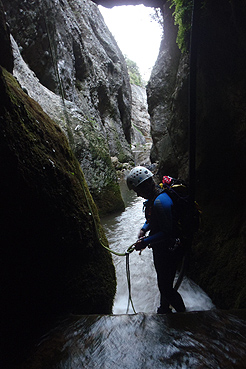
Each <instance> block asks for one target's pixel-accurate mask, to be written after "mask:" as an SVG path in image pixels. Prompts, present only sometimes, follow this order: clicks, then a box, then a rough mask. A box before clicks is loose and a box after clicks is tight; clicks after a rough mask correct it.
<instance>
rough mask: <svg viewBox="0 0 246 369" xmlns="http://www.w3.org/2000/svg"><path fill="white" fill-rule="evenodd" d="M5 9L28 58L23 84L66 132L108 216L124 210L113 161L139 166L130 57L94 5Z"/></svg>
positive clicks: (18, 66) (20, 71)
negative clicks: (132, 137)
mask: <svg viewBox="0 0 246 369" xmlns="http://www.w3.org/2000/svg"><path fill="white" fill-rule="evenodd" d="M3 3H4V7H5V11H6V17H7V20H8V22H9V25H10V31H11V33H12V35H13V37H14V39H15V41H16V42H17V44H18V48H19V50H20V51H21V56H22V58H23V59H24V62H23V60H22V59H21V57H20V55H18V52H17V49H16V46H15V68H14V73H15V75H16V77H17V78H18V80H19V82H20V84H21V85H22V87H23V88H24V89H25V90H26V91H27V92H28V94H29V95H30V96H31V97H33V98H35V99H36V101H38V102H39V104H40V105H41V106H42V107H43V109H44V110H45V112H46V113H47V114H49V115H50V116H51V117H52V119H54V120H55V121H56V122H57V123H58V124H59V125H60V126H61V127H62V129H63V130H64V131H65V132H66V134H67V137H68V139H69V142H70V145H71V146H72V148H73V150H74V152H75V155H76V157H77V158H78V160H79V162H80V164H81V167H82V169H83V171H84V174H85V177H86V180H87V181H88V185H89V188H90V190H91V192H92V194H93V196H94V198H95V200H96V201H97V202H98V205H99V206H100V203H101V202H102V200H103V197H105V198H106V203H108V205H107V206H109V208H108V209H107V210H108V211H112V210H113V209H114V208H115V210H116V209H118V210H119V209H122V207H123V203H122V199H121V198H120V193H119V188H118V187H117V178H116V173H115V171H114V167H113V166H112V164H111V162H110V157H111V156H117V157H118V159H119V161H120V162H128V161H130V160H131V159H132V154H131V150H130V145H129V143H130V126H131V89H130V84H129V77H128V73H127V69H126V65H125V60H124V58H123V55H122V53H121V51H120V50H119V48H118V46H117V44H116V42H115V40H114V38H113V36H112V35H111V33H110V32H109V30H108V28H107V27H106V25H105V23H104V21H103V18H102V16H101V14H100V12H99V10H98V8H97V6H96V5H95V4H94V3H93V2H91V1H82V2H79V1H72V2H67V1H65V2H63V3H60V2H58V1H55V0H54V1H43V2H22V1H21V2H18V0H15V1H14V2H12V3H11V4H10V3H9V2H7V1H6V2H5V1H4V2H3ZM25 63H27V64H28V67H27V66H26V65H25ZM27 68H28V69H29V71H28V72H27ZM27 74H28V78H26V77H27ZM47 98H48V100H47ZM110 193H111V194H112V196H113V198H114V199H115V201H113V202H111V205H110ZM117 198H118V199H117ZM105 206H106V205H105ZM101 210H102V212H103V211H105V209H104V208H103V207H102V208H101Z"/></svg>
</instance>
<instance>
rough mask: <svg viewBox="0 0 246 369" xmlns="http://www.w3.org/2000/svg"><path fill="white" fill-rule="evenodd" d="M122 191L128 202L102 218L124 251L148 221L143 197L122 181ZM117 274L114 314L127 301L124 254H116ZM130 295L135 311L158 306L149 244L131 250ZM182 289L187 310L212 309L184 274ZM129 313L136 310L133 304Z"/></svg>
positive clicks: (112, 244) (115, 243) (116, 248)
mask: <svg viewBox="0 0 246 369" xmlns="http://www.w3.org/2000/svg"><path fill="white" fill-rule="evenodd" d="M121 193H122V197H123V200H124V203H125V205H126V209H125V211H124V212H123V213H121V214H119V215H118V216H116V217H108V218H104V219H103V220H102V224H103V226H104V229H105V232H106V236H107V238H108V241H109V244H110V247H111V248H112V250H114V251H116V252H119V253H124V252H125V250H127V248H128V247H129V246H130V245H131V244H133V243H134V242H135V241H136V240H137V235H138V231H139V230H140V228H141V226H142V224H143V223H144V221H145V217H144V212H143V211H142V209H143V201H144V199H143V198H141V197H137V196H136V194H135V193H134V191H129V190H128V189H127V186H126V185H125V183H124V182H121ZM113 260H114V265H115V269H116V277H117V293H116V297H115V303H114V308H113V313H114V314H123V313H126V308H127V304H128V295H129V293H128V285H127V279H126V265H125V263H126V261H125V258H124V257H119V256H116V255H114V254H113ZM130 277H131V278H130V280H131V295H132V300H133V304H134V307H135V310H136V312H144V313H155V312H156V310H157V307H158V306H159V298H160V297H159V290H158V287H157V281H156V272H155V268H154V264H153V258H152V250H151V249H149V248H146V249H145V250H144V251H143V252H142V254H141V255H139V253H138V252H135V251H134V252H133V253H131V254H130ZM179 292H180V294H181V295H182V297H183V300H184V303H185V306H186V309H187V311H199V310H211V309H213V308H214V305H213V303H212V301H211V299H210V298H209V297H208V296H207V295H206V294H205V292H204V291H203V290H202V289H201V288H199V286H197V285H196V284H195V283H194V282H193V281H191V280H189V279H188V278H186V277H185V278H184V280H183V282H182V284H181V286H180V288H179ZM129 312H130V313H133V312H134V311H133V309H132V306H131V305H130V309H129Z"/></svg>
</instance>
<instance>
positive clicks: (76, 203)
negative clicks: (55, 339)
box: [0, 69, 116, 357]
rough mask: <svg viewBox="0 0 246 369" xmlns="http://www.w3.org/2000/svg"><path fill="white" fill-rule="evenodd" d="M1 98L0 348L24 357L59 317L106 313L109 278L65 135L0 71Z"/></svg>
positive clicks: (112, 284) (91, 206)
mask: <svg viewBox="0 0 246 369" xmlns="http://www.w3.org/2000/svg"><path fill="white" fill-rule="evenodd" d="M0 98H1V107H0V169H1V182H0V197H1V198H0V203H1V219H2V224H1V245H2V246H1V247H2V257H1V277H2V278H1V327H2V334H4V336H5V344H4V347H3V350H4V351H6V352H7V351H8V350H9V349H10V347H11V349H12V348H13V342H12V336H13V335H15V337H18V340H17V341H16V342H15V350H16V351H18V350H20V352H24V351H25V349H24V346H27V342H28V340H29V341H30V342H31V341H32V339H33V337H35V336H38V335H39V334H41V333H44V330H45V329H46V328H47V326H48V325H50V324H52V322H53V320H54V319H56V318H58V317H59V316H61V315H62V316H64V315H66V314H69V313H75V314H90V313H97V314H109V313H111V312H112V305H113V299H114V295H115V290H116V278H115V269H114V266H113V263H112V258H111V255H110V253H109V252H108V251H107V250H106V249H104V248H103V247H102V244H101V242H102V243H104V244H105V245H107V240H106V237H105V234H104V232H103V229H102V227H101V225H100V220H99V215H98V211H97V207H96V205H95V203H94V201H93V199H92V196H91V194H90V192H89V190H88V187H87V184H86V182H85V179H84V176H83V173H82V171H81V168H80V165H79V163H78V161H77V159H76V158H75V156H74V154H73V153H72V150H71V148H70V146H69V144H68V141H67V139H66V137H65V135H64V133H63V132H62V130H61V129H60V128H59V127H58V125H56V124H55V123H54V122H53V121H52V120H51V119H50V118H49V117H48V115H46V114H45V113H44V112H43V110H42V109H41V107H40V106H39V105H38V104H37V103H36V102H35V101H34V100H32V99H31V98H30V97H29V96H28V95H27V94H25V93H24V92H23V90H22V89H21V87H20V86H19V84H18V83H17V81H16V80H15V78H14V77H13V76H12V75H11V74H9V73H8V72H6V70H4V69H1V71H0ZM99 239H100V240H101V242H100V241H99ZM20 347H21V348H20ZM17 356H18V355H17ZM17 356H16V357H17Z"/></svg>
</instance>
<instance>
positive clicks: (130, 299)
mask: <svg viewBox="0 0 246 369" xmlns="http://www.w3.org/2000/svg"><path fill="white" fill-rule="evenodd" d="M129 255H130V254H129V253H126V276H127V285H128V304H127V309H126V314H128V311H129V307H130V303H131V305H132V310H133V311H134V313H135V314H137V313H136V310H135V308H134V305H133V301H132V295H131V278H130V266H129Z"/></svg>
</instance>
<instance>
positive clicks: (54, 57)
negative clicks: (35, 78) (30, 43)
mask: <svg viewBox="0 0 246 369" xmlns="http://www.w3.org/2000/svg"><path fill="white" fill-rule="evenodd" d="M40 2H41V8H42V12H43V17H44V21H45V28H46V31H47V36H48V40H49V48H50V53H51V60H52V64H53V68H54V71H55V76H56V82H57V85H58V88H59V91H60V96H61V100H62V106H63V113H64V115H65V123H66V128H67V134H68V141H69V144H70V146H71V147H72V148H74V138H73V133H72V130H71V128H70V124H69V117H68V113H67V108H66V103H65V93H64V87H63V83H62V79H61V76H60V72H59V68H58V63H57V53H56V48H55V42H54V37H53V39H52V37H51V34H50V28H49V24H48V18H47V16H46V13H48V10H49V9H48V5H47V3H45V0H40ZM44 3H45V4H46V5H45V6H46V8H47V11H46V12H45V8H44ZM50 12H51V11H50ZM52 24H53V25H54V24H55V20H54V19H53V22H52ZM54 33H55V32H54Z"/></svg>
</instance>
